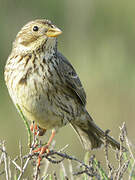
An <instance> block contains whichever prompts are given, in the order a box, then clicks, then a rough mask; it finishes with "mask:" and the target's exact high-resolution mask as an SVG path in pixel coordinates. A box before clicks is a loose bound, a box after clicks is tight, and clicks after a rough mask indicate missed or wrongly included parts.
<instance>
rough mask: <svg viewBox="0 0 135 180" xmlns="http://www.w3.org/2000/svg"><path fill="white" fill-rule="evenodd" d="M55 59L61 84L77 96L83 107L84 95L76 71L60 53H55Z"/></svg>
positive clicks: (84, 102)
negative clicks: (56, 59)
mask: <svg viewBox="0 0 135 180" xmlns="http://www.w3.org/2000/svg"><path fill="white" fill-rule="evenodd" d="M57 58H58V62H59V63H58V66H59V73H60V76H61V78H62V82H63V83H64V84H65V85H66V86H67V87H68V88H70V89H71V90H72V91H73V92H74V93H75V94H76V95H77V97H78V98H79V100H80V101H81V103H82V104H83V105H84V106H85V105H86V94H85V91H84V88H83V86H82V83H81V81H80V79H79V77H78V75H77V74H76V71H75V70H74V68H73V66H72V65H71V64H70V62H69V61H68V60H67V59H66V58H65V57H64V56H63V55H62V54H61V53H60V52H57Z"/></svg>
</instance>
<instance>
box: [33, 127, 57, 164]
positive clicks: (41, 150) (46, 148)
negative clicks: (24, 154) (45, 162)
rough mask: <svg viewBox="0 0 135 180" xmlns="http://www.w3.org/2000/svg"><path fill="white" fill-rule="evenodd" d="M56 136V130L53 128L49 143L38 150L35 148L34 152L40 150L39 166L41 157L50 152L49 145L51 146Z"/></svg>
mask: <svg viewBox="0 0 135 180" xmlns="http://www.w3.org/2000/svg"><path fill="white" fill-rule="evenodd" d="M54 136H55V130H54V129H53V130H52V134H51V136H50V138H49V141H48V143H47V144H46V145H45V146H43V147H41V148H38V149H37V150H34V151H33V152H39V156H38V164H37V166H38V167H39V166H40V161H41V160H42V157H41V156H42V154H44V153H45V152H46V153H49V146H50V144H51V142H52V140H53V138H54Z"/></svg>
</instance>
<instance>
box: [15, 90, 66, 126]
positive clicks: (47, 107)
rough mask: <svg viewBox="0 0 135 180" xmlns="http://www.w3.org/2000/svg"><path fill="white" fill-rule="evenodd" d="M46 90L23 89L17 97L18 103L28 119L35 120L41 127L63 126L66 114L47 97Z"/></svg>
mask: <svg viewBox="0 0 135 180" xmlns="http://www.w3.org/2000/svg"><path fill="white" fill-rule="evenodd" d="M47 93H48V92H47V91H46V90H45V89H44V93H43V92H42V91H38V93H37V91H35V90H34V91H32V88H31V91H29V88H28V89H23V91H21V93H19V94H20V96H19V98H18V104H19V105H20V107H21V110H22V112H23V113H24V116H25V117H26V118H27V119H28V120H30V121H35V122H36V123H37V124H38V125H39V126H40V127H41V128H45V129H52V128H55V127H59V126H63V125H65V124H66V123H67V122H68V121H67V119H66V116H64V114H63V113H62V111H61V110H60V109H58V108H57V106H56V104H55V103H54V101H53V98H52V99H49V97H48V94H47Z"/></svg>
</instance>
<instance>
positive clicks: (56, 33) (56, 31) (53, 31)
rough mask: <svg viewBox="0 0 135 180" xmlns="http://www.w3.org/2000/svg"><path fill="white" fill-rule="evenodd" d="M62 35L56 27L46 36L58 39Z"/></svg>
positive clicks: (50, 29) (49, 30)
mask: <svg viewBox="0 0 135 180" xmlns="http://www.w3.org/2000/svg"><path fill="white" fill-rule="evenodd" d="M61 33H62V31H61V30H60V29H59V28H57V27H54V28H49V29H48V31H47V33H46V35H47V36H48V37H57V36H59V35H60V34H61Z"/></svg>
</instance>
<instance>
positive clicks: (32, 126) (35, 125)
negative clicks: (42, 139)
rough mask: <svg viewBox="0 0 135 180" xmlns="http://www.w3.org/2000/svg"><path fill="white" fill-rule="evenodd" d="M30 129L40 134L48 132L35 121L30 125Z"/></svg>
mask: <svg viewBox="0 0 135 180" xmlns="http://www.w3.org/2000/svg"><path fill="white" fill-rule="evenodd" d="M30 130H31V131H32V132H33V133H34V134H35V135H38V136H43V135H44V134H45V132H46V129H43V128H40V127H39V126H38V125H37V124H36V123H35V122H33V123H32V124H31V125H30Z"/></svg>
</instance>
